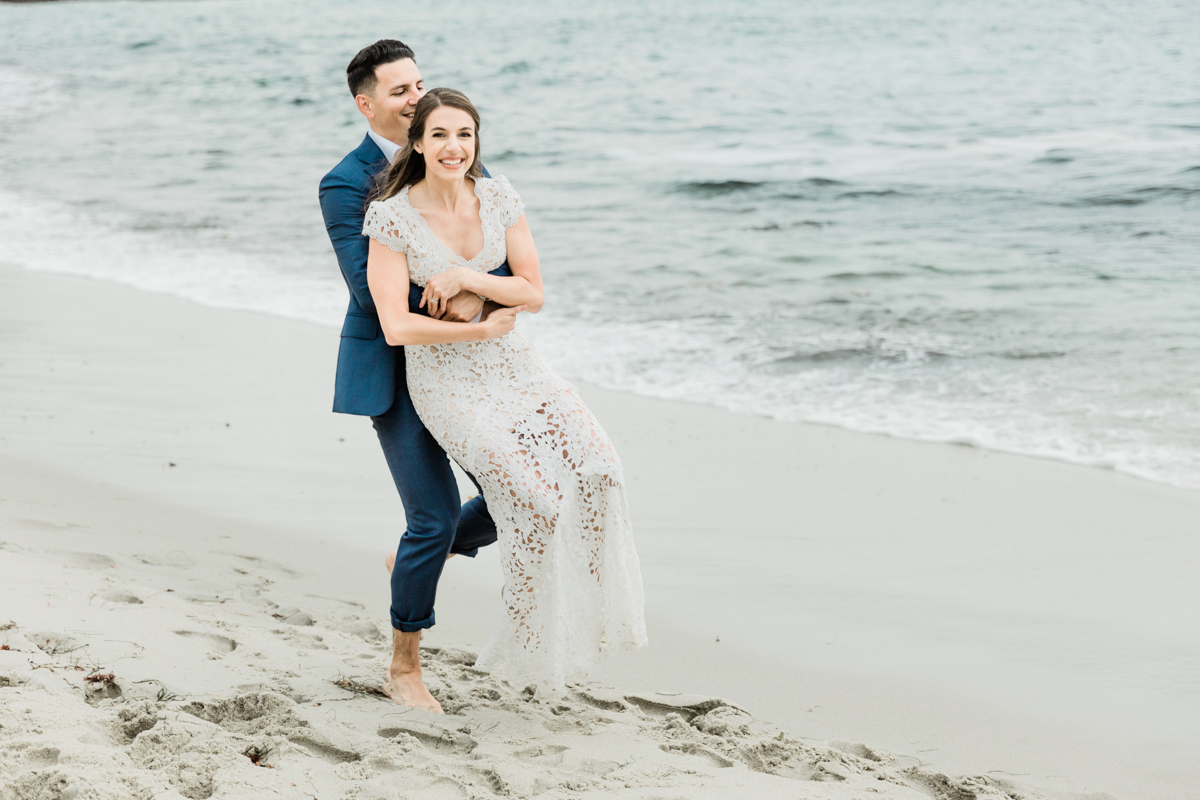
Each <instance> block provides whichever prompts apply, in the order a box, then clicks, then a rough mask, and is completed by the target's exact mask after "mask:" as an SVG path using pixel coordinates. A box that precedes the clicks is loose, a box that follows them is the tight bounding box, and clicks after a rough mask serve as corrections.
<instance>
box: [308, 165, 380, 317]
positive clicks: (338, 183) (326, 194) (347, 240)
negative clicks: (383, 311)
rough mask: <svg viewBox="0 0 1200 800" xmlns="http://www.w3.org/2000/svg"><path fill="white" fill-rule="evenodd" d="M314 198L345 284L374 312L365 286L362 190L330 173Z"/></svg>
mask: <svg viewBox="0 0 1200 800" xmlns="http://www.w3.org/2000/svg"><path fill="white" fill-rule="evenodd" d="M318 197H319V198H320V201H321V216H323V217H324V218H325V230H326V232H328V234H329V241H330V242H331V243H332V244H333V252H334V253H335V254H336V255H337V260H338V266H339V267H340V268H341V270H342V275H343V276H344V277H345V278H346V285H347V286H349V287H350V292H351V293H352V294H353V295H354V299H355V300H357V301H358V304H359V305H360V306H362V307H363V308H364V309H366V310H367V311H375V301H374V300H373V299H372V298H371V289H370V287H369V286H367V237H366V236H363V232H362V227H363V217H364V215H365V214H366V201H367V193H366V190H365V189H364V188H363V187H361V186H355V185H354V184H353V183H351V182H350V181H348V180H346V179H345V178H342V177H340V176H338V175H335V174H334V173H332V172H331V173H329V174H328V175H326V176H325V177H324V178H322V179H321V188H320V190H319V192H318Z"/></svg>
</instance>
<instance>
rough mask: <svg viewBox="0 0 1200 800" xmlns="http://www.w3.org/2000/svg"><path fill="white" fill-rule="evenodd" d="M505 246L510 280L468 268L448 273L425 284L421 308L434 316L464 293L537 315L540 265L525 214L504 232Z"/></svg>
mask: <svg viewBox="0 0 1200 800" xmlns="http://www.w3.org/2000/svg"><path fill="white" fill-rule="evenodd" d="M504 243H505V246H506V247H507V249H508V266H509V267H510V268H511V269H512V273H513V274H512V277H511V278H509V277H501V276H499V275H489V274H487V273H483V272H476V271H475V270H473V269H470V268H468V267H458V268H457V269H452V270H447V271H446V272H443V273H441V274H440V275H435V276H433V277H432V278H430V279H429V283H427V284H425V295H424V297H422V304H423V306H422V307H424V304H428V311H429V314H430V315H431V316H436V315H437V312H438V311H439V310H440V309H441V308H442V307H443V306H444V304H445V303H446V301H447V300H449V299H450V298H452V297H454V296H455V295H456V294H458V293H459V292H460V291H464V290H465V291H468V292H475V293H476V294H481V295H483V296H484V297H486V298H487V299H489V300H494V301H495V302H497V303H499V304H500V305H504V306H524V307H525V308H526V309H527V310H528V311H530V312H533V313H536V312H538V311H540V310H541V309H542V301H543V299H544V298H543V292H542V270H541V263H540V262H539V260H538V252H537V246H536V245H535V244H534V243H533V232H532V231H530V230H529V221H528V220H526V219H525V215H524V214H522V215H521V217H520V218H519V219H518V220H517V222H516V224H515V225H513V226H512V227H510V228H509V229H508V230H506V231H505V232H504Z"/></svg>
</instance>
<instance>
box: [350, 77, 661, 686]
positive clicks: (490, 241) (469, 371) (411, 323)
mask: <svg viewBox="0 0 1200 800" xmlns="http://www.w3.org/2000/svg"><path fill="white" fill-rule="evenodd" d="M523 209H524V204H523V203H522V202H521V199H520V197H519V196H518V195H517V193H516V192H515V191H514V190H513V188H512V186H511V185H510V184H509V182H508V181H507V180H506V179H505V178H504V177H503V176H501V177H498V178H496V179H494V180H493V179H490V178H484V177H483V172H482V170H481V169H480V166H479V113H478V112H477V111H476V110H475V107H474V106H473V105H472V104H471V102H470V100H468V99H467V98H466V97H465V96H464V95H462V94H461V93H459V92H456V91H454V90H453V89H434V90H433V91H431V92H429V93H428V94H426V95H425V97H423V98H422V99H421V101H420V102H419V103H418V104H417V107H416V110H415V113H414V116H413V121H412V125H411V126H410V127H409V134H408V144H407V146H406V147H405V148H404V149H403V150H402V151H401V152H400V154H399V155H398V156H397V158H396V160H395V162H394V163H393V165H392V166H391V168H390V169H389V170H388V173H387V176H386V178H385V180H384V183H383V185H382V187H381V189H380V192H379V199H378V200H376V201H375V202H373V203H371V205H370V207H369V208H368V210H367V215H366V219H365V222H364V225H363V233H364V234H366V235H368V236H370V237H371V242H370V253H369V256H368V261H367V280H368V284H369V286H370V289H371V295H372V297H374V299H375V304H376V308H377V309H378V311H379V320H380V325H381V326H382V328H383V332H384V336H385V337H386V338H387V341H388V343H389V344H391V345H404V346H405V359H406V363H407V370H408V372H407V377H408V390H409V394H410V395H411V397H412V400H413V405H414V406H415V407H416V409H417V413H418V414H419V415H420V417H421V420H422V422H424V423H425V427H426V428H428V429H429V432H430V433H431V434H432V435H433V436H434V438H435V439H437V441H438V443H439V444H440V445H441V446H442V447H443V449H445V451H446V452H447V453H448V454H450V456H451V457H452V458H453V459H454V460H455V461H457V462H458V464H459V465H460V466H461V467H462V468H463V469H464V470H466V471H467V472H469V473H471V474H472V475H473V476H475V479H476V480H477V481H478V482H479V485H480V487H481V488H482V490H483V494H484V498H485V499H486V500H487V506H488V509H489V510H490V512H491V514H492V517H493V519H495V521H496V528H497V532H498V535H499V542H498V545H499V547H500V558H501V563H502V564H503V567H504V591H503V598H504V607H505V615H504V618H503V621H502V623H501V625H500V626H499V628H498V629H497V631H496V633H495V635H494V636H493V637H492V641H491V642H490V643H489V644H488V646H487V647H486V648H484V650H483V652H482V653H481V654H480V656H479V660H478V662H477V664H476V666H478V667H480V668H482V669H489V670H493V671H495V672H497V673H499V674H500V675H501V676H503V677H505V678H506V679H508V680H509V681H510V682H511V683H513V684H514V685H517V686H522V685H525V684H527V683H537V684H539V685H541V686H544V687H550V688H552V687H558V686H561V685H562V684H563V683H564V682H565V681H566V680H567V679H568V678H570V677H572V676H576V675H580V674H582V673H585V672H587V671H588V670H589V669H590V668H591V667H592V666H593V665H594V664H595V662H596V661H597V660H598V658H599V656H600V655H601V654H603V653H607V652H610V651H613V650H616V649H618V648H626V649H636V648H639V647H641V646H642V645H644V644H645V642H646V630H645V622H644V620H643V614H642V605H643V603H642V581H641V571H640V568H639V566H638V557H637V552H636V550H635V549H634V546H633V537H632V530H631V527H630V523H629V511H628V507H627V504H626V501H625V489H624V483H623V477H622V471H621V462H620V460H619V459H618V458H617V454H616V451H615V449H614V448H613V445H612V442H611V441H610V440H609V438H608V436H607V434H605V432H604V430H603V429H602V428H601V427H600V424H599V423H598V422H596V419H595V417H593V416H592V414H591V412H590V411H589V410H588V409H587V407H586V406H585V405H584V404H583V401H582V400H581V399H580V398H579V395H578V393H577V392H576V391H575V389H574V387H572V386H571V385H570V384H568V383H567V382H566V381H564V380H563V379H562V378H560V377H558V376H557V375H555V374H554V373H553V372H551V371H550V369H549V368H548V367H547V366H546V365H545V364H544V363H543V362H542V360H541V359H540V358H539V357H538V355H537V353H536V352H535V351H534V350H533V348H532V347H530V345H529V343H528V342H526V341H525V339H523V338H522V337H521V335H520V334H518V333H517V332H516V331H514V330H513V325H514V320H515V317H516V315H517V314H518V313H520V312H521V311H525V310H528V311H531V312H537V311H538V310H540V309H541V307H542V279H541V273H540V269H539V263H538V255H537V248H536V247H535V246H534V243H533V234H532V233H531V232H530V230H529V224H528V222H527V221H526V219H525V215H524V211H523ZM506 257H507V259H508V263H509V266H510V267H511V269H512V273H513V276H512V277H499V276H495V275H489V274H488V272H489V271H490V270H493V269H496V268H497V267H498V266H499V265H500V264H501V263H503V262H504V260H505V258H506ZM410 281H411V282H413V283H416V284H417V285H419V286H423V287H424V295H423V297H422V307H425V308H426V309H427V310H428V312H429V314H430V316H429V317H423V316H421V315H418V314H412V313H410V312H409V310H408V303H407V295H408V285H409V282H410ZM460 291H470V292H475V293H477V294H479V295H480V296H481V297H483V298H485V299H486V300H489V301H492V302H493V303H497V304H499V305H501V306H508V307H507V308H499V309H497V310H493V311H492V312H491V313H490V314H487V317H486V319H478V318H477V321H475V322H471V323H460V322H449V321H445V320H442V319H439V317H440V316H441V315H442V314H443V313H444V312H445V307H446V303H447V302H448V301H449V300H450V298H452V297H454V296H455V295H456V294H458V293H459V292H460Z"/></svg>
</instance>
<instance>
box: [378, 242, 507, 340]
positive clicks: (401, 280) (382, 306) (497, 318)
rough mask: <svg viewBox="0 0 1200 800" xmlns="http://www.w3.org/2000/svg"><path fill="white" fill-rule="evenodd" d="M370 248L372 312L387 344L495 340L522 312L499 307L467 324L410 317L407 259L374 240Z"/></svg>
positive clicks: (413, 315) (417, 316)
mask: <svg viewBox="0 0 1200 800" xmlns="http://www.w3.org/2000/svg"><path fill="white" fill-rule="evenodd" d="M369 247H370V249H369V250H368V251H367V286H368V287H369V288H370V290H371V297H372V298H373V299H374V301H375V310H376V311H377V312H378V313H379V325H380V327H381V328H383V336H384V338H385V339H386V340H387V343H388V344H390V345H404V344H442V343H445V342H473V341H482V340H484V339H494V338H496V337H497V336H503V335H504V334H506V333H508V332H509V331H511V330H512V329H513V324H514V319H515V317H516V315H517V314H518V313H520V312H521V311H524V310H525V309H524V307H523V306H520V305H518V306H517V307H515V308H501V309H498V310H496V311H494V312H492V313H491V314H490V315H489V316H488V317H487V319H485V320H483V321H481V322H466V323H464V322H446V321H443V320H440V319H430V318H429V317H423V316H421V315H420V314H413V313H412V312H410V311H409V310H408V284H409V282H408V257H407V256H405V255H404V253H397V252H396V251H394V250H392V249H391V248H390V247H387V246H386V245H382V244H380V243H379V242H377V241H375V240H374V239H371V241H370V245H369ZM488 277H493V276H491V275H489V276H488ZM501 280H511V279H510V278H503V279H501ZM452 296H453V295H452Z"/></svg>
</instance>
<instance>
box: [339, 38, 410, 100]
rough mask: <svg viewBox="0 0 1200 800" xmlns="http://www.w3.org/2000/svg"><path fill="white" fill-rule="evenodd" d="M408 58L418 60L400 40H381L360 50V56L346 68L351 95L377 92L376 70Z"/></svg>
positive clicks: (351, 60) (356, 95)
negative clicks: (382, 65)
mask: <svg viewBox="0 0 1200 800" xmlns="http://www.w3.org/2000/svg"><path fill="white" fill-rule="evenodd" d="M406 58H411V59H412V60H413V61H414V62H416V60H417V57H416V56H415V55H413V51H412V48H411V47H409V46H408V45H406V44H405V43H404V42H402V41H400V40H399V39H380V40H379V41H378V42H376V43H375V44H373V45H369V46H367V47H364V48H363V49H362V50H359V51H358V55H356V56H355V57H354V58H352V59H350V65H349V66H348V67H346V83H348V84H349V85H350V94H352V95H353V96H355V97H358V96H359V95H360V94H370V93H371V92H373V91H375V84H376V83H377V79H376V77H375V68H376V67H378V66H380V65H381V64H391V63H392V62H393V61H403V60H404V59H406Z"/></svg>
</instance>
